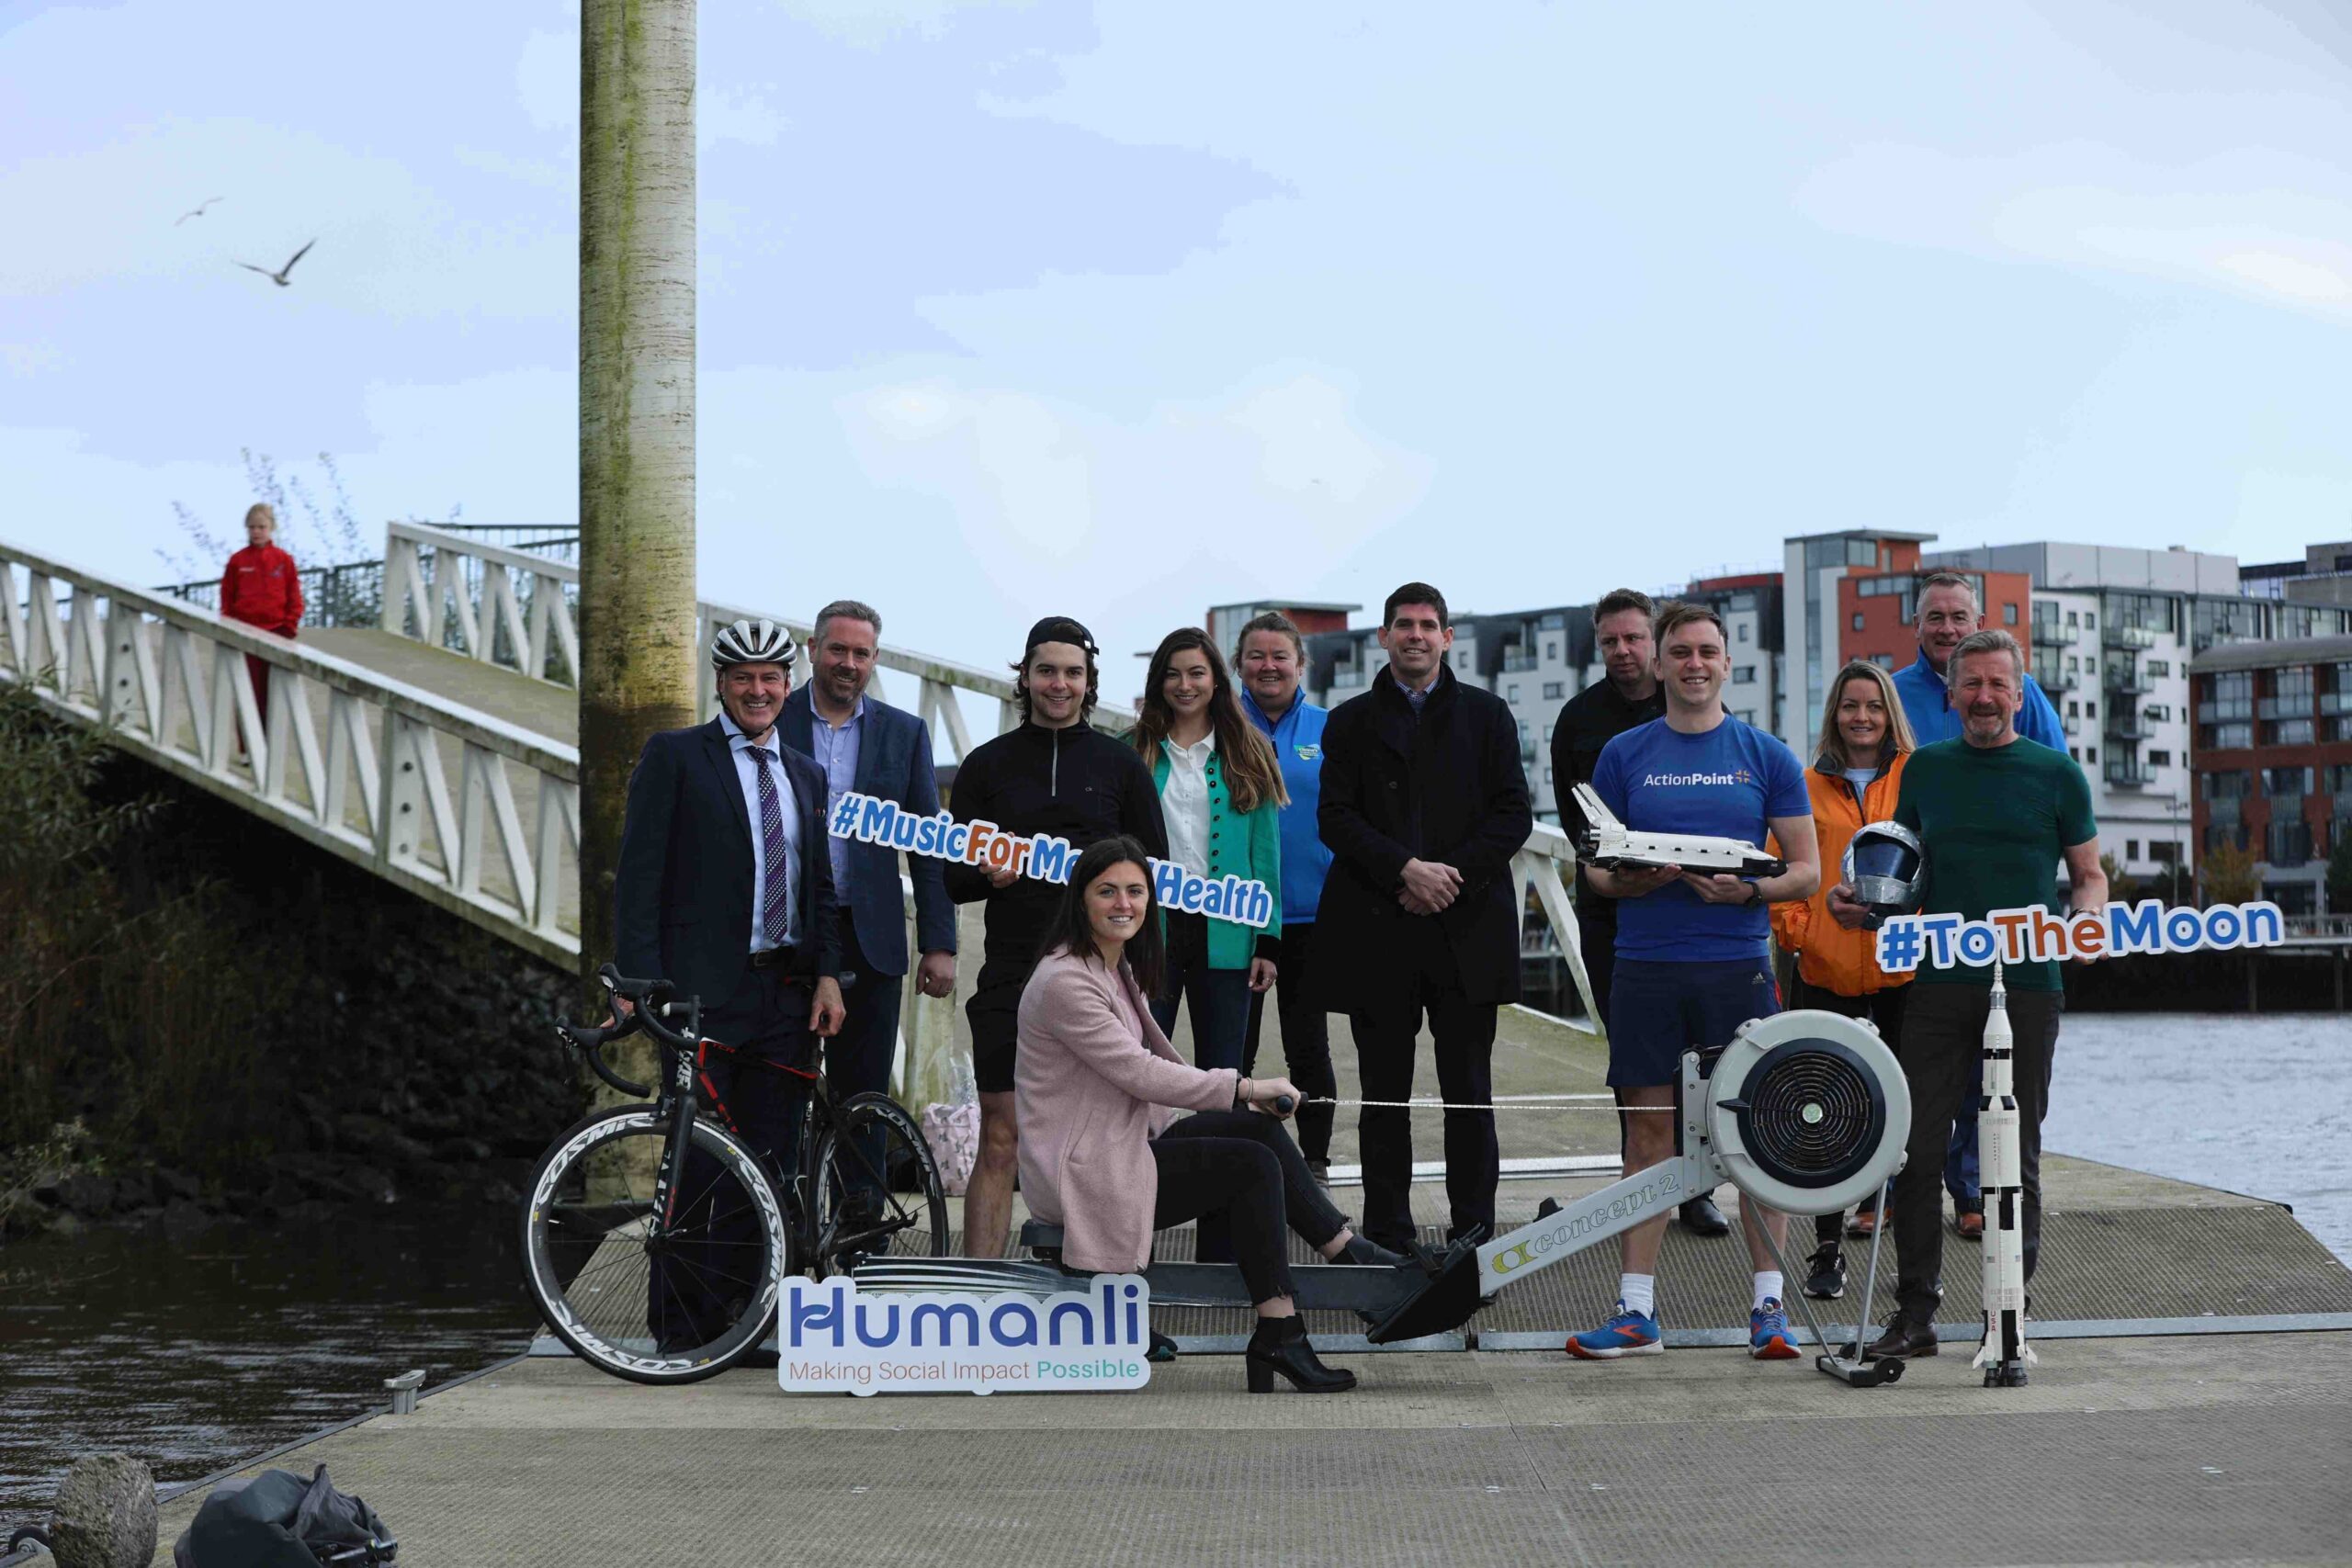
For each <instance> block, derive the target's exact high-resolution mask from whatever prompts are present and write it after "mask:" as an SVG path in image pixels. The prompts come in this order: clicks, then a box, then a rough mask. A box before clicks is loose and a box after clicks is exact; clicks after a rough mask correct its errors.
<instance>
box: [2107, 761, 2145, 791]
mask: <svg viewBox="0 0 2352 1568" xmlns="http://www.w3.org/2000/svg"><path fill="white" fill-rule="evenodd" d="M2107 782H2108V783H2109V784H2112V785H2114V786H2115V787H2116V788H2117V789H2145V788H2147V787H2148V786H2149V785H2150V784H2154V783H2155V782H2156V770H2155V769H2154V768H2152V767H2150V766H2148V764H2147V763H2145V762H2109V763H2108V764H2107Z"/></svg>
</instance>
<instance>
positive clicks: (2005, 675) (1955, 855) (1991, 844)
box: [1830, 631, 2107, 1359]
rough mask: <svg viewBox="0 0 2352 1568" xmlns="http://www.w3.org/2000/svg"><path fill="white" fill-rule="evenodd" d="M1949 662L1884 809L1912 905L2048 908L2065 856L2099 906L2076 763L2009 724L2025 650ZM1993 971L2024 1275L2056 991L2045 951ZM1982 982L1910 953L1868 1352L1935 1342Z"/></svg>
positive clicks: (2086, 903) (1843, 898) (2089, 824)
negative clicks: (1911, 865) (1908, 836)
mask: <svg viewBox="0 0 2352 1568" xmlns="http://www.w3.org/2000/svg"><path fill="white" fill-rule="evenodd" d="M1950 669H1951V700H1952V705H1954V706H1955V707H1956V708H1958V709H1959V710H1960V712H1961V720H1962V728H1961V733H1960V736H1959V738H1958V739H1952V740H1943V741H1939V742H1937V743H1936V744H1935V745H1932V746H1923V747H1921V748H1920V749H1919V750H1917V751H1915V752H1913V753H1912V756H1911V761H1910V765H1909V766H1908V767H1907V768H1906V769H1905V772H1904V774H1903V793H1902V795H1900V797H1899V798H1898V799H1897V801H1896V804H1895V807H1894V819H1895V820H1896V821H1897V822H1900V823H1902V824H1903V825H1904V826H1905V827H1906V828H1909V829H1911V830H1912V831H1914V832H1916V833H1917V834H1918V835H1919V839H1920V841H1921V842H1922V843H1923V844H1925V845H1926V846H1927V851H1928V866H1927V882H1926V886H1925V887H1924V888H1923V889H1922V891H1921V896H1920V905H1919V912H1920V913H1921V914H1924V915H1940V914H1956V915H1960V916H1962V917H1963V918H1964V919H1984V918H1985V916H1986V915H1987V914H1989V913H1990V912H1991V911H1993V910H1996V909H2015V908H2026V907H2029V906H2036V905H2038V906H2040V907H2041V908H2054V907H2055V906H2056V904H2057V902H2058V874H2057V873H2058V864H2059V862H2060V861H2062V860H2063V861H2064V863H2065V865H2066V873H2067V880H2068V884H2069V886H2070V888H2071V890H2072V896H2071V897H2070V899H2069V903H2070V905H2071V906H2072V908H2075V909H2076V910H2083V909H2097V908H2102V907H2104V906H2105V904H2106V903H2107V874H2106V873H2105V872H2103V871H2101V870H2100V869H2099V863H2098V823H2097V822H2096V821H2094V820H2093V819H2092V818H2091V791H2090V784H2089V783H2088V782H2087V781H2086V780H2085V779H2084V777H2083V770H2082V769H2081V768H2080V767H2079V766H2077V765H2076V764H2075V761H2074V759H2072V758H2071V757H2069V756H2067V755H2066V753H2065V752H2064V751H2053V750H2051V749H2050V748H2049V747H2047V746H2037V745H2034V744H2033V743H2032V742H2030V741H2028V740H2024V739H2020V738H2019V736H2018V731H2017V716H2018V708H2019V707H2020V706H2021V705H2022V704H2023V702H2024V699H2025V654H2024V652H2023V650H2022V649H2019V648H2018V643H2017V639H2016V638H2015V637H2011V636H2010V635H2009V634H2008V633H2007V632H2004V631H1981V632H1978V633H1976V634H1975V635H1974V636H1973V637H1969V638H1968V639H1967V640H1966V641H1964V642H1962V644H1961V645H1960V646H1959V648H1957V649H1954V650H1953V652H1952V656H1951V666H1950ZM1852 894H1853V889H1852V888H1850V887H1843V886H1841V887H1838V888H1836V889H1834V890H1832V892H1831V894H1830V907H1831V909H1832V911H1833V912H1835V910H1836V909H1837V908H1838V905H1839V904H1840V903H1841V902H1842V903H1845V904H1848V905H1851V904H1852V903H1853V898H1852ZM2001 978H2002V984H2003V985H2004V986H2005V987H2007V991H2008V1011H2009V1023H2010V1026H2011V1028H2012V1029H2013V1030H2014V1032H2015V1033H2016V1037H2017V1039H2016V1057H2015V1066H2016V1085H2017V1100H2018V1143H2019V1145H2020V1151H2019V1160H2018V1164H2019V1167H2020V1170H2021V1175H2022V1177H2023V1179H2024V1184H2025V1271H2026V1278H2027V1279H2028V1280H2031V1279H2032V1278H2033V1268H2034V1263H2035V1261H2036V1258H2037V1256H2038V1254H2039V1252H2040V1250H2041V1118H2042V1113H2043V1112H2044V1111H2047V1110H2048V1109H2049V1106H2050V1066H2051V1061H2052V1056H2053V1055H2054V1053H2055V1052H2056V1049H2057V1045H2058V1020H2059V1015H2060V1013H2061V1012H2062V1011H2063V1010H2064V1001H2065V997H2064V990H2063V989H2062V987H2061V986H2060V983H2059V978H2058V965H2057V964H2055V963H2041V964H2030V963H2029V964H2017V965H2013V966H2005V967H2004V968H2003V970H2002V975H2001ZM1992 988H1993V976H1992V970H1991V968H1990V966H1989V965H1985V966H1970V965H1965V964H1956V965H1954V966H1952V967H1951V968H1938V967H1935V966H1933V965H1922V966H1921V968H1920V970H1919V972H1918V976H1917V980H1916V981H1915V982H1914V984H1913V986H1912V987H1911V1001H1910V1004H1909V1006H1908V1008H1907V1009H1906V1010H1905V1015H1904V1020H1903V1038H1902V1041H1901V1043H1899V1045H1898V1046H1897V1047H1896V1053H1895V1054H1896V1055H1897V1056H1898V1057H1899V1058H1900V1059H1901V1060H1902V1063H1903V1074H1904V1077H1905V1079H1907V1080H1908V1082H1909V1083H1910V1086H1911V1139H1910V1155H1909V1158H1908V1159H1907V1160H1906V1161H1905V1165H1904V1168H1903V1172H1902V1174H1901V1175H1899V1176H1897V1177H1896V1178H1895V1179H1894V1256H1895V1264H1896V1280H1895V1288H1894V1293H1895V1302H1896V1311H1895V1315H1894V1318H1893V1320H1892V1321H1890V1322H1889V1323H1888V1324H1887V1325H1886V1331H1885V1332H1884V1333H1883V1334H1882V1335H1881V1336H1880V1337H1878V1338H1877V1339H1876V1340H1875V1341H1873V1342H1872V1343H1871V1344H1870V1345H1868V1346H1866V1347H1864V1348H1863V1355H1864V1357H1865V1358H1866V1359H1878V1358H1880V1357H1887V1356H1899V1357H1908V1356H1932V1355H1934V1354H1935V1353H1936V1328H1935V1322H1936V1306H1937V1303H1939V1301H1940V1300H1941V1298H1942V1294H1943V1251H1944V1237H1943V1224H1942V1221H1943V1201H1942V1198H1941V1196H1940V1192H1939V1170H1940V1168H1941V1167H1942V1164H1943V1157H1944V1149H1945V1146H1946V1145H1948V1144H1949V1143H1950V1142H1951V1127H1952V1119H1953V1117H1954V1115H1955V1114H1956V1113H1957V1112H1958V1111H1959V1110H1960V1109H1961V1107H1962V1104H1963V1103H1964V1102H1965V1101H1966V1100H1968V1099H1969V1097H1971V1096H1973V1095H1975V1094H1976V1093H1978V1092H1979V1084H1980V1081H1981V1079H1980V1070H1981V1069H1980V1055H1981V1050H1982V1047H1983V1043H1984V1039H1985V1014H1986V1012H1987V1011H1988V1010H1989V1008H1990V1002H1991V997H1992Z"/></svg>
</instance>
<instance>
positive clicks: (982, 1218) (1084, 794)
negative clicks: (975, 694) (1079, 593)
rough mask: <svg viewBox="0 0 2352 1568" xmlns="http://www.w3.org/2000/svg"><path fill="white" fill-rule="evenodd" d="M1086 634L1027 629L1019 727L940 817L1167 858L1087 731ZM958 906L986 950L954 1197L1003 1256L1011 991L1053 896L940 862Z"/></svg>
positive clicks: (1090, 656)
mask: <svg viewBox="0 0 2352 1568" xmlns="http://www.w3.org/2000/svg"><path fill="white" fill-rule="evenodd" d="M1096 651H1097V649H1096V648H1095V646H1094V638H1093V636H1092V634H1091V633H1089V632H1088V631H1087V629H1086V628H1085V627H1084V626H1080V625H1079V624H1078V623H1077V622H1076V621H1073V620H1071V619H1070V618H1069V617H1068V616H1067V615H1048V616H1046V618H1045V619H1044V620H1042V621H1039V622H1038V623H1037V624H1036V625H1035V626H1032V627H1030V628H1029V645H1028V649H1027V651H1026V652H1024V653H1023V655H1022V656H1021V662H1020V663H1018V664H1016V665H1014V666H1013V667H1012V669H1013V688H1014V693H1015V695H1014V700H1015V701H1016V702H1017V703H1018V704H1019V705H1020V707H1021V725H1020V727H1019V728H1015V729H1012V730H1008V731H1007V732H1006V733H1004V734H1002V735H1000V736H998V737H997V738H996V739H993V740H990V741H989V742H987V743H986V744H984V745H981V746H978V747H976V748H975V749H974V750H973V751H972V754H971V755H970V756H969V757H967V758H965V759H964V762H963V765H962V766H961V767H959V768H958V769H957V770H956V783H955V786H954V788H953V790H952V791H951V799H950V801H949V809H950V810H951V811H952V812H953V813H954V814H955V818H956V820H957V821H958V822H976V821H978V822H993V823H995V824H996V825H997V827H998V828H1000V829H1002V830H1003V831H1005V832H1007V833H1013V834H1019V835H1022V836H1024V837H1025V836H1030V835H1034V834H1037V833H1051V834H1053V835H1054V836H1055V837H1056V838H1059V839H1066V840H1069V845H1070V848H1071V849H1072V850H1073V851H1077V850H1083V849H1084V848H1086V846H1087V845H1089V844H1091V843H1093V842H1094V841H1095V840H1098V839H1107V838H1110V837H1112V836H1113V835H1114V834H1118V833H1127V834H1132V835H1133V836H1134V837H1136V839H1139V840H1142V841H1143V845H1144V847H1145V848H1146V849H1148V850H1149V851H1150V852H1152V853H1153V854H1154V855H1157V856H1161V857H1165V856H1166V855H1167V853H1168V830H1167V829H1166V828H1165V826H1163V825H1162V823H1161V821H1160V818H1159V790H1158V789H1157V788H1155V787H1154V786H1153V784H1152V782H1151V771H1150V770H1149V769H1148V768H1147V767H1145V766H1144V764H1143V759H1142V758H1141V757H1139V756H1137V755H1136V749H1135V748H1134V747H1132V746H1130V745H1127V744H1126V743H1125V741H1120V740H1114V739H1112V738H1111V737H1109V736H1107V735H1104V734H1103V733H1102V732H1101V731H1099V730H1097V729H1095V728H1093V727H1091V725H1089V724H1088V723H1087V722H1086V721H1087V716H1088V715H1090V714H1091V713H1092V712H1093V711H1094V701H1095V696H1096V694H1097V685H1096V673H1095V667H1094V656H1095V653H1096ZM947 893H948V897H952V898H953V899H955V900H956V902H957V903H958V904H968V903H971V902H973V901H974V900H975V899H986V900H987V901H988V945H987V950H986V953H985V955H984V957H983V959H982V961H981V964H980V974H979V979H978V982H977V983H976V988H975V989H974V991H973V993H972V999H971V1000H970V1001H969V1002H967V1003H966V1004H965V1006H964V1013H965V1016H966V1017H967V1018H968V1019H970V1020H971V1023H972V1074H973V1077H975V1078H976V1079H978V1087H979V1091H980V1148H979V1158H978V1162H977V1164H975V1166H974V1167H973V1169H972V1179H971V1185H970V1187H969V1188H968V1189H967V1190H966V1191H965V1194H964V1254H965V1256H966V1257H967V1258H1001V1257H1003V1256H1004V1235H1005V1228H1006V1226H1007V1225H1009V1224H1011V1223H1012V1173H1013V1168H1014V1156H1016V1155H1017V1154H1018V1152H1019V1150H1020V1146H1021V1145H1020V1127H1019V1125H1018V1123H1017V1122H1015V1120H1014V1115H1013V1102H1012V1055H1013V1048H1014V1042H1015V1038H1016V1035H1017V1032H1018V1029H1019V1023H1020V1011H1021V992H1022V988H1023V987H1025V986H1026V985H1028V983H1029V972H1030V970H1032V969H1034V968H1035V967H1036V964H1037V944H1038V943H1039V942H1041V941H1042V940H1044V937H1045V934H1046V924H1047V923H1048V921H1050V920H1051V919H1052V918H1053V913H1054V910H1055V908H1057V906H1058V905H1059V904H1060V902H1061V900H1062V897H1063V890H1062V888H1061V887H1060V886H1057V885H1056V884H1053V883H1049V882H1042V881H1039V880H1037V879H1035V878H1034V877H1024V876H1020V875H1017V874H1015V873H1014V872H1012V870H1011V869H1009V868H1008V869H1005V870H1000V871H993V872H990V871H983V870H981V869H980V868H978V867H977V866H967V865H956V864H954V863H950V864H949V865H948V867H947Z"/></svg>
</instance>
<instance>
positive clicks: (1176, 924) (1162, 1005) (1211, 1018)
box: [1151, 909, 1250, 1072]
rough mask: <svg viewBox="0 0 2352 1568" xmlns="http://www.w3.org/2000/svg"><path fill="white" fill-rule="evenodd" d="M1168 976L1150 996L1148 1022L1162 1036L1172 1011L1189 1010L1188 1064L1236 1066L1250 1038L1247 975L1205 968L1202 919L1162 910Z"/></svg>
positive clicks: (1172, 1024)
mask: <svg viewBox="0 0 2352 1568" xmlns="http://www.w3.org/2000/svg"><path fill="white" fill-rule="evenodd" d="M1167 920H1168V927H1167V930H1168V976H1167V978H1166V979H1164V980H1163V981H1161V982H1160V987H1159V992H1160V994H1159V995H1158V996H1156V997H1154V998H1151V1021H1153V1022H1154V1023H1157V1024H1158V1025H1159V1032H1161V1033H1162V1034H1168V1035H1173V1034H1174V1033H1175V1032H1176V1009H1177V1006H1178V1004H1179V1003H1181V1002H1184V1001H1188V1000H1189V1001H1190V1002H1191V1003H1192V1010H1193V1066H1196V1067H1231V1068H1233V1069H1234V1070H1236V1071H1237V1072H1238V1071H1239V1070H1240V1067H1241V1057H1242V1053H1243V1050H1244V1047H1245V1046H1246V1044H1247V1043H1248V1040H1249V1034H1250V971H1249V970H1247V969H1212V968H1210V967H1209V931H1208V925H1209V922H1208V917H1207V916H1206V915H1192V914H1187V913H1185V912H1184V911H1183V910H1182V909H1170V910H1169V911H1167Z"/></svg>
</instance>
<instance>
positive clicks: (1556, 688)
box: [1544, 681, 1568, 699]
mask: <svg viewBox="0 0 2352 1568" xmlns="http://www.w3.org/2000/svg"><path fill="white" fill-rule="evenodd" d="M1567 694H1568V683H1567V682H1566V681H1546V682H1544V697H1545V698H1546V699H1552V698H1558V697H1565V696H1566V695H1567Z"/></svg>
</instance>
